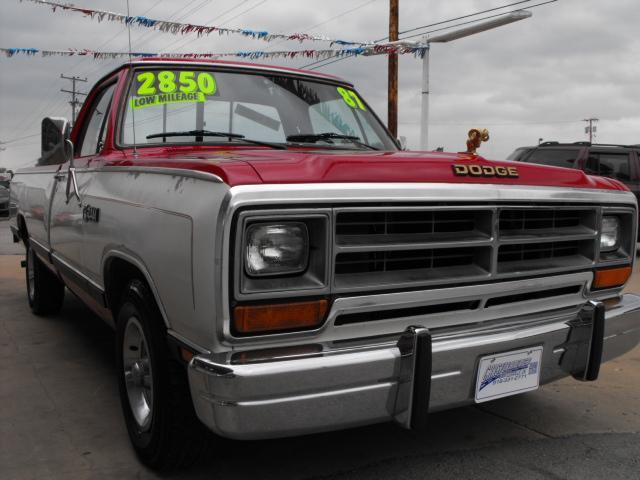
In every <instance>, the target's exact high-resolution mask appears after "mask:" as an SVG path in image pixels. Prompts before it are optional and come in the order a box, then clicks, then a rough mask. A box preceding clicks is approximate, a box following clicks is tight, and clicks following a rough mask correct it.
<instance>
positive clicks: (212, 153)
mask: <svg viewBox="0 0 640 480" xmlns="http://www.w3.org/2000/svg"><path fill="white" fill-rule="evenodd" d="M167 150H168V149H160V148H158V149H156V148H153V149H151V148H149V149H141V150H140V153H141V154H144V155H143V156H141V157H139V158H137V159H136V160H134V161H129V160H125V161H122V160H120V161H115V162H109V163H110V164H112V165H113V164H118V165H134V164H135V165H140V166H156V167H169V168H187V169H192V170H198V171H204V172H209V173H213V174H216V175H218V176H220V177H221V178H222V179H223V180H224V181H225V182H226V183H227V184H229V185H230V186H236V185H251V184H259V183H340V182H347V183H353V182H360V183H362V182H364V183H367V182H385V183H393V182H399V183H402V182H411V183H423V182H424V183H428V182H435V183H485V184H501V185H539V186H551V187H574V188H599V189H607V190H627V188H626V186H625V185H624V184H622V183H621V182H618V181H616V180H612V179H609V178H603V177H594V176H589V175H585V174H584V172H582V171H580V170H573V169H568V168H557V167H547V166H543V165H534V164H529V163H521V162H507V161H491V160H486V159H484V158H482V157H479V156H475V157H473V156H470V155H467V154H456V153H440V152H369V151H362V152H360V151H356V152H349V153H346V152H345V151H344V150H342V151H331V150H322V151H318V150H306V151H303V150H266V149H246V148H230V149H225V150H203V149H198V150H190V151H189V150H185V149H184V147H181V148H175V149H170V150H169V151H167ZM453 164H458V165H461V164H467V165H472V164H473V165H490V166H496V167H497V166H502V167H516V168H517V169H518V178H500V177H469V176H463V177H461V176H456V175H454V173H453V168H452V165H453Z"/></svg>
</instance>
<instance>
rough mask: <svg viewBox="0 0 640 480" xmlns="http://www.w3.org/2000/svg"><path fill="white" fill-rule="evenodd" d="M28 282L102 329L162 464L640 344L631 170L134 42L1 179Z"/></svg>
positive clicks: (152, 453) (41, 303) (563, 369)
mask: <svg viewBox="0 0 640 480" xmlns="http://www.w3.org/2000/svg"><path fill="white" fill-rule="evenodd" d="M11 195H12V197H13V198H12V200H13V201H14V202H15V203H16V204H17V207H18V208H17V214H16V216H15V217H14V218H13V219H12V229H13V232H14V236H15V239H16V241H22V242H23V243H24V245H25V247H26V258H27V260H26V262H25V264H26V279H27V292H28V301H29V305H30V306H31V309H32V310H33V312H34V313H36V314H52V313H55V312H58V311H59V309H60V308H61V305H62V303H63V296H64V293H65V287H66V288H67V289H68V290H70V291H71V292H73V293H74V294H75V295H76V296H78V297H79V298H80V299H81V300H82V301H83V302H84V303H86V305H87V306H88V307H89V308H90V309H92V310H93V311H94V312H95V313H96V314H97V315H98V316H100V317H101V318H102V319H104V320H105V321H106V322H108V323H109V324H111V325H112V326H113V327H114V329H115V330H116V332H117V334H116V346H117V358H116V361H117V371H118V382H119V385H120V396H121V400H122V408H123V412H124V419H125V422H126V425H127V428H128V431H129V434H130V437H131V441H132V444H133V446H134V448H135V450H136V452H137V453H138V455H139V457H140V458H141V459H142V461H144V462H145V463H146V464H148V465H150V466H152V467H155V468H168V467H174V466H177V465H180V464H183V463H185V462H188V461H189V460H190V459H192V458H194V457H195V456H196V455H197V454H198V452H199V451H201V450H202V449H203V448H206V446H207V445H208V444H209V440H212V439H214V438H217V437H215V436H213V435H211V434H210V432H208V430H207V429H205V428H204V426H206V427H208V429H209V430H212V431H213V432H215V433H216V434H217V435H218V436H220V437H229V438H235V439H265V438H275V437H283V436H294V435H303V434H309V433H313V432H322V431H328V430H337V429H344V428H350V427H355V426H359V425H367V424H373V423H377V422H389V421H395V422H397V423H398V424H400V425H401V426H403V427H405V428H411V429H418V428H425V427H428V423H429V418H428V413H429V412H436V411H439V410H443V409H449V408H454V407H458V406H462V405H467V404H473V403H474V402H485V401H489V400H493V399H497V398H501V397H505V396H508V395H513V394H518V393H523V392H528V391H532V390H535V389H537V388H539V386H540V385H543V384H546V383H549V382H552V381H554V380H557V379H560V378H563V377H567V376H573V377H574V378H576V379H577V380H581V381H593V380H596V379H597V377H598V373H599V368H600V365H601V363H602V362H604V361H607V360H610V359H612V358H614V357H616V356H619V355H621V354H623V353H625V352H627V351H629V350H630V349H632V348H634V347H635V346H636V345H637V344H638V342H639V341H640V297H638V296H636V295H633V294H622V289H623V287H624V285H625V283H626V282H627V280H628V278H629V276H630V273H631V271H632V267H633V263H634V259H635V255H634V253H635V238H636V229H637V218H638V215H637V213H636V212H637V208H638V207H637V203H636V199H635V197H634V196H633V195H632V194H631V193H630V192H629V191H628V190H627V188H626V187H625V186H624V185H622V184H621V183H620V182H618V181H616V180H612V179H606V178H600V177H594V176H588V175H586V174H585V173H584V172H581V171H577V170H569V169H563V168H554V167H546V166H540V165H532V164H526V163H519V162H493V161H489V160H486V159H484V158H482V157H480V156H478V155H476V154H475V152H473V151H471V152H468V153H439V152H410V151H403V150H402V149H401V148H400V147H399V145H398V142H397V141H396V139H394V138H392V136H391V135H390V134H389V132H388V131H387V129H386V128H385V127H384V126H383V124H382V123H381V122H380V120H379V119H378V117H376V115H375V114H374V112H373V111H372V109H371V107H370V106H369V105H368V104H367V103H366V102H365V100H364V99H363V98H362V96H361V95H360V94H359V93H358V92H357V91H356V90H355V89H354V86H353V85H352V84H350V83H349V82H346V81H344V80H341V79H338V78H335V77H331V76H327V75H320V74H318V73H315V72H306V71H299V70H293V69H285V68H277V67H271V66H262V65H253V64H238V63H225V62H218V61H211V62H208V61H169V60H162V59H145V60H140V61H135V62H132V63H130V64H125V65H123V66H121V67H120V68H118V69H116V70H115V71H113V72H112V73H110V74H108V75H107V76H105V77H104V78H103V79H102V80H100V81H99V82H98V83H97V85H96V86H95V87H94V88H93V90H92V91H91V93H90V94H89V95H88V97H87V100H86V102H85V104H84V107H83V108H82V111H81V112H80V115H79V118H78V121H77V123H76V125H75V126H74V128H73V129H70V128H69V124H68V122H66V121H65V120H64V119H57V118H53V119H51V118H47V119H45V120H44V121H43V123H42V157H41V158H40V159H39V161H38V166H35V167H33V168H28V169H24V170H21V171H18V172H17V173H16V174H15V177H14V178H13V180H12V183H11Z"/></svg>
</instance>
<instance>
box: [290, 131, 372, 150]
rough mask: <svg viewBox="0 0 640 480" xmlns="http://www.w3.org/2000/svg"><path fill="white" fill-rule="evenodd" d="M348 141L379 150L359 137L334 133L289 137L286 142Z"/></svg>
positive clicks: (303, 134)
mask: <svg viewBox="0 0 640 480" xmlns="http://www.w3.org/2000/svg"><path fill="white" fill-rule="evenodd" d="M333 139H336V140H349V141H350V142H352V143H354V144H355V145H358V146H360V147H365V148H368V149H370V150H379V149H378V148H376V147H374V146H373V145H369V144H368V143H364V142H363V141H361V140H360V137H356V136H354V135H343V134H341V133H335V132H325V133H301V134H299V135H289V136H288V137H287V142H303V143H307V142H308V143H315V142H317V141H318V140H324V141H326V142H327V143H333V142H332V141H331V140H333Z"/></svg>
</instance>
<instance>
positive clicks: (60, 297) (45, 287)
mask: <svg viewBox="0 0 640 480" xmlns="http://www.w3.org/2000/svg"><path fill="white" fill-rule="evenodd" d="M25 272H26V278H27V300H28V301H29V307H31V311H32V312H33V313H35V314H36V315H43V316H44V315H54V314H56V313H58V312H59V311H60V309H61V308H62V302H63V301H64V283H62V281H61V280H60V279H59V278H58V277H56V275H55V274H54V273H53V272H52V271H51V270H49V269H48V268H47V267H46V266H45V265H44V264H43V263H42V261H41V260H40V259H39V258H38V256H37V255H36V254H35V252H34V251H33V248H31V246H30V245H29V243H28V242H27V268H25Z"/></svg>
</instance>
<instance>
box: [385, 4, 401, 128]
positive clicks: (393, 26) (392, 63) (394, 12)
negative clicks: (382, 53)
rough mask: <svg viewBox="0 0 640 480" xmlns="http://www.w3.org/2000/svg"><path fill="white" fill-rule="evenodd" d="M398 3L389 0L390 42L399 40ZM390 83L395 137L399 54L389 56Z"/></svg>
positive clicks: (389, 107) (389, 110)
mask: <svg viewBox="0 0 640 480" xmlns="http://www.w3.org/2000/svg"><path fill="white" fill-rule="evenodd" d="M398 2H399V0H389V41H390V42H395V41H396V40H398ZM388 70H389V81H388V93H387V98H388V100H387V101H388V105H387V127H388V128H389V131H390V132H391V134H392V135H393V137H394V138H395V137H397V136H398V54H396V53H390V54H389V67H388Z"/></svg>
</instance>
